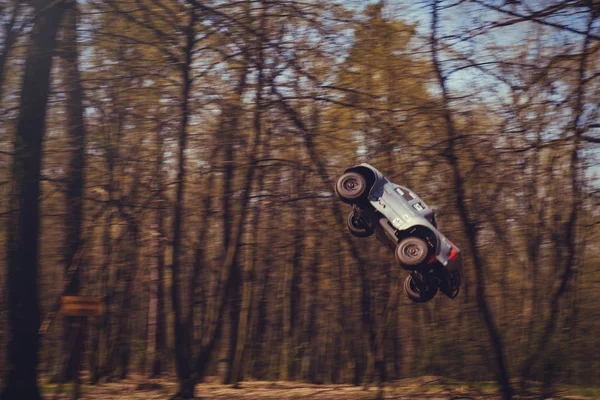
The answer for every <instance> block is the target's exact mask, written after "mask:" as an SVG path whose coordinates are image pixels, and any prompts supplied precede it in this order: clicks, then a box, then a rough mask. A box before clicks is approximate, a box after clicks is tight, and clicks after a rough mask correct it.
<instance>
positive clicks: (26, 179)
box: [0, 5, 64, 400]
mask: <svg viewBox="0 0 600 400" xmlns="http://www.w3.org/2000/svg"><path fill="white" fill-rule="evenodd" d="M63 12H64V8H63V7H62V6H61V5H58V6H53V7H50V8H49V9H48V10H47V11H46V12H44V13H43V14H41V15H40V16H39V17H38V18H37V20H36V21H35V24H34V26H33V29H32V32H31V42H30V44H29V48H28V51H27V59H26V61H25V73H24V78H23V86H22V90H21V108H20V113H19V118H18V123H17V134H16V143H15V155H14V159H13V175H12V181H13V182H12V183H13V196H14V203H13V204H14V206H15V207H13V208H12V209H13V210H14V211H13V212H12V213H11V215H10V217H9V218H8V227H7V228H8V229H7V231H8V235H7V250H8V257H7V267H8V273H7V288H8V309H9V314H8V321H9V324H10V327H11V336H10V343H9V346H8V348H9V353H8V363H9V366H8V368H7V369H8V375H7V378H6V387H5V388H4V391H3V392H2V394H1V395H0V398H2V400H11V399H27V400H30V399H31V400H35V399H40V398H41V397H40V393H39V389H38V384H37V362H38V344H39V343H38V328H39V324H40V308H39V304H38V300H39V297H38V261H39V260H38V250H39V246H38V245H39V242H38V239H39V238H38V236H39V227H40V215H39V198H40V174H41V161H42V140H43V137H44V125H45V120H46V105H47V102H48V93H49V89H50V71H51V67H52V58H53V53H54V49H55V47H56V35H57V31H58V27H59V24H60V20H61V17H62V14H63Z"/></svg>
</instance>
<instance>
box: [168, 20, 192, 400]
mask: <svg viewBox="0 0 600 400" xmlns="http://www.w3.org/2000/svg"><path fill="white" fill-rule="evenodd" d="M196 18H197V15H196V9H195V8H192V9H191V10H190V15H189V21H188V24H187V27H186V30H187V35H186V36H187V37H186V45H185V52H184V55H183V56H184V60H183V63H182V64H181V79H182V92H181V108H180V112H181V115H180V121H179V137H178V143H177V144H178V156H177V162H178V167H177V185H176V189H175V205H174V210H173V262H172V264H171V271H172V283H171V305H172V308H173V314H174V324H175V369H176V371H177V380H178V381H179V390H178V392H177V394H176V395H175V397H179V398H184V399H188V398H192V397H193V395H194V394H193V392H194V388H193V384H192V388H191V393H190V388H189V381H190V373H191V371H190V362H189V358H188V354H189V350H190V349H189V346H188V344H189V343H187V340H186V339H187V335H186V327H185V320H184V318H183V306H182V304H181V301H180V294H179V286H180V285H181V264H182V252H183V250H182V246H181V242H182V240H181V238H182V235H183V201H184V193H185V178H186V174H185V172H186V167H185V161H186V157H185V153H186V149H187V140H188V120H189V117H190V109H189V101H190V91H191V87H192V77H191V68H192V61H193V60H192V56H193V54H192V52H193V49H194V42H195V24H196Z"/></svg>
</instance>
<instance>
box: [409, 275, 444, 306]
mask: <svg viewBox="0 0 600 400" xmlns="http://www.w3.org/2000/svg"><path fill="white" fill-rule="evenodd" d="M437 291H438V287H437V286H436V285H435V284H434V283H427V282H424V280H423V279H421V278H420V277H418V276H413V275H412V274H411V275H409V276H407V277H406V279H405V280H404V292H405V293H406V297H408V298H409V299H410V300H411V301H413V302H415V303H425V302H426V301H429V300H431V299H433V298H434V297H435V295H436V294H437Z"/></svg>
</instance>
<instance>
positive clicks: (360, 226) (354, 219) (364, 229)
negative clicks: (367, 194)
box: [346, 211, 373, 237]
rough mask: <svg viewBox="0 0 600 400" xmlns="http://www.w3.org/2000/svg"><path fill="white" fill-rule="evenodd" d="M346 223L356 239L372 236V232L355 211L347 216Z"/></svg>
mask: <svg viewBox="0 0 600 400" xmlns="http://www.w3.org/2000/svg"><path fill="white" fill-rule="evenodd" d="M346 222H347V223H348V229H349V230H350V233H351V234H353V235H354V236H356V237H367V236H371V235H372V234H373V231H372V230H371V228H369V226H368V225H367V224H366V223H365V221H364V220H363V218H362V217H361V215H360V214H359V213H357V212H355V211H352V212H351V213H350V214H348V218H347V220H346Z"/></svg>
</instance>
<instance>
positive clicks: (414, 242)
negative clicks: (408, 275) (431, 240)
mask: <svg viewBox="0 0 600 400" xmlns="http://www.w3.org/2000/svg"><path fill="white" fill-rule="evenodd" d="M428 255H429V246H427V242H425V241H424V240H423V239H420V238H418V237H408V238H406V239H403V240H402V241H401V242H400V243H398V246H396V260H397V261H398V262H399V263H400V264H402V265H403V266H405V267H409V268H414V267H417V266H419V265H421V264H423V262H424V261H425V260H426V259H427V256H428Z"/></svg>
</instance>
